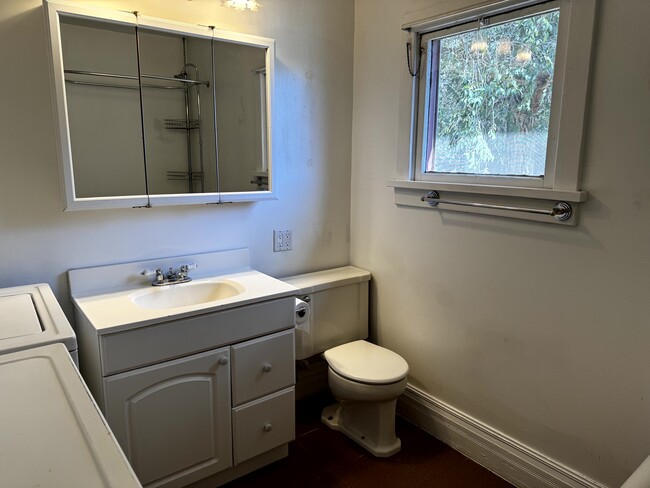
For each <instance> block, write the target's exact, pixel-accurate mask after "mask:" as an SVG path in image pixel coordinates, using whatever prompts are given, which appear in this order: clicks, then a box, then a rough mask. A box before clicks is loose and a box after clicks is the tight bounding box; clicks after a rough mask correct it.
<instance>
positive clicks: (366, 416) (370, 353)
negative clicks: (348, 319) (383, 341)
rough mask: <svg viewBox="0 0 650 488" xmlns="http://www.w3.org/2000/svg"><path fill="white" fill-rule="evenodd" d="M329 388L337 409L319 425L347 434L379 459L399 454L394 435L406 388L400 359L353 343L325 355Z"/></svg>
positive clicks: (403, 363)
mask: <svg viewBox="0 0 650 488" xmlns="http://www.w3.org/2000/svg"><path fill="white" fill-rule="evenodd" d="M324 357H325V360H326V361H327V363H328V366H329V367H328V372H327V373H328V374H327V379H328V385H329V388H330V391H331V392H332V394H333V395H334V398H336V400H337V403H336V404H334V405H330V406H329V407H326V408H325V409H324V410H323V414H322V415H321V420H322V421H323V422H324V423H325V424H326V425H328V426H329V427H331V428H332V429H334V430H338V431H341V432H343V433H344V434H345V435H347V436H348V437H350V438H351V439H352V440H354V441H355V442H357V443H358V444H360V445H362V446H363V447H365V448H366V449H367V450H368V451H370V452H371V453H372V454H374V455H375V456H378V457H387V456H392V455H393V454H395V453H396V452H398V451H399V450H400V448H401V441H400V439H398V438H397V436H396V435H395V407H396V405H397V397H399V396H400V395H401V394H402V392H403V391H404V388H406V375H407V373H408V365H407V363H406V361H405V360H404V359H403V358H402V357H401V356H399V355H398V354H396V353H394V352H392V351H389V350H388V349H385V348H383V347H380V346H377V345H375V344H371V343H369V342H366V341H355V342H351V343H347V344H343V345H341V346H337V347H335V348H333V349H328V350H327V351H325V353H324Z"/></svg>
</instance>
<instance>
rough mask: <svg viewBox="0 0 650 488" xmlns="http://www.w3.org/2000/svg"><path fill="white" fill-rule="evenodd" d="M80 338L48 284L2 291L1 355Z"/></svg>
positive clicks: (70, 342) (71, 346)
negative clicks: (77, 336)
mask: <svg viewBox="0 0 650 488" xmlns="http://www.w3.org/2000/svg"><path fill="white" fill-rule="evenodd" d="M55 342H60V343H62V344H64V345H65V346H66V348H67V349H68V351H70V352H72V351H75V350H76V349H77V338H76V336H75V333H74V330H72V326H71V325H70V322H68V319H67V318H66V316H65V314H64V313H63V310H61V306H60V305H59V302H58V301H57V300H56V298H55V296H54V293H52V289H51V288H50V287H49V285H48V284H47V283H39V284H35V285H23V286H14V287H10V288H0V354H6V353H8V352H14V351H20V350H22V349H28V348H30V347H38V346H42V345H45V344H53V343H55Z"/></svg>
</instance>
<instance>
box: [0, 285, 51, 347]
mask: <svg viewBox="0 0 650 488" xmlns="http://www.w3.org/2000/svg"><path fill="white" fill-rule="evenodd" d="M0 317H1V318H0V320H1V324H2V325H0V340H2V339H11V338H13V337H22V336H28V335H31V334H38V333H40V332H42V331H43V329H42V327H41V321H40V320H39V318H38V314H37V313H36V309H35V308H34V302H33V301H32V297H31V295H29V294H28V293H21V294H19V295H10V296H4V297H1V296H0Z"/></svg>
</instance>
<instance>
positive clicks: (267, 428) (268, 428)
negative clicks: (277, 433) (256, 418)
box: [264, 423, 273, 432]
mask: <svg viewBox="0 0 650 488" xmlns="http://www.w3.org/2000/svg"><path fill="white" fill-rule="evenodd" d="M272 430H273V425H272V424H271V423H266V424H264V432H271V431H272Z"/></svg>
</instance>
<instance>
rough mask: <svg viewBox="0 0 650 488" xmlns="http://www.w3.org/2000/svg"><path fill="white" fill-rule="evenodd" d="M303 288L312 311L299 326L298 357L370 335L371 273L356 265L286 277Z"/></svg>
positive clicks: (286, 280)
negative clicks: (369, 287)
mask: <svg viewBox="0 0 650 488" xmlns="http://www.w3.org/2000/svg"><path fill="white" fill-rule="evenodd" d="M282 281H284V282H286V283H289V284H290V285H293V286H295V287H296V288H298V289H299V290H300V291H299V292H298V294H297V295H296V297H297V298H299V299H301V300H303V301H305V302H307V303H308V304H309V307H310V309H311V314H310V318H309V320H307V322H305V323H302V324H298V325H297V328H296V359H306V358H308V357H310V356H313V355H315V354H319V353H322V352H324V351H326V350H327V349H330V348H332V347H334V346H339V345H341V344H345V343H346V342H351V341H356V340H358V339H365V338H367V337H368V282H369V281H370V273H369V272H368V271H365V270H363V269H359V268H355V267H354V266H345V267H343V268H335V269H328V270H324V271H316V272H314V273H307V274H301V275H296V276H289V277H287V278H283V279H282Z"/></svg>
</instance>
